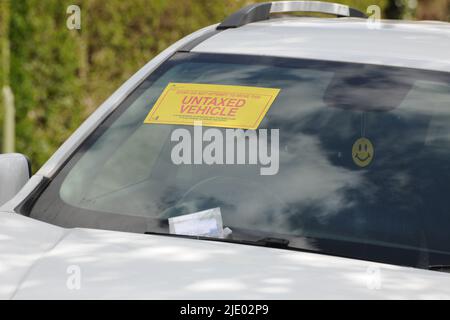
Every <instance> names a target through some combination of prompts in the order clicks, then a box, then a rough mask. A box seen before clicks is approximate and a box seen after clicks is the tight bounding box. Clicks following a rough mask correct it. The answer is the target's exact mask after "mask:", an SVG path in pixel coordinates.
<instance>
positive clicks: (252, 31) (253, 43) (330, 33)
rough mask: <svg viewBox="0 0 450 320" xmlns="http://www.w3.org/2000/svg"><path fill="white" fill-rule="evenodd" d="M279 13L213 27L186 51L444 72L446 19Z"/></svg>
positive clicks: (449, 64)
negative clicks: (375, 19) (214, 31)
mask: <svg viewBox="0 0 450 320" xmlns="http://www.w3.org/2000/svg"><path fill="white" fill-rule="evenodd" d="M370 21H371V20H367V19H360V18H336V19H334V18H312V17H282V18H275V19H270V20H266V21H261V22H254V23H249V24H246V25H244V26H242V27H238V28H229V29H226V30H224V31H222V32H218V33H217V34H215V35H214V36H212V37H210V38H208V39H207V40H205V41H203V42H202V43H200V44H199V45H197V46H196V47H195V48H193V49H192V50H191V52H202V53H220V54H244V55H261V56H276V57H289V58H304V59H318V60H330V61H342V62H356V63H369V64H380V65H390V66H401V67H409V68H418V69H428V70H435V71H446V72H450V54H449V53H450V23H445V22H431V21H423V22H414V21H409V22H408V21H396V20H381V21H380V22H379V24H378V25H377V24H374V23H373V22H372V24H371V23H370Z"/></svg>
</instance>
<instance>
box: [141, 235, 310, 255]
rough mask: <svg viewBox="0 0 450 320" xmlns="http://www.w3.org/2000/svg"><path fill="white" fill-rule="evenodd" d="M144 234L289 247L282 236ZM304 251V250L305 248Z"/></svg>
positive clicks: (287, 241)
mask: <svg viewBox="0 0 450 320" xmlns="http://www.w3.org/2000/svg"><path fill="white" fill-rule="evenodd" d="M145 234H149V235H155V236H166V237H176V238H187V239H195V240H206V241H218V242H229V243H238V244H247V245H256V246H263V247H268V248H289V243H290V241H289V240H287V239H283V238H271V237H267V238H262V239H258V240H242V239H230V238H224V239H222V238H211V237H205V236H191V235H182V234H170V233H164V232H151V231H148V232H145ZM295 249H297V248H295ZM305 251H306V250H305Z"/></svg>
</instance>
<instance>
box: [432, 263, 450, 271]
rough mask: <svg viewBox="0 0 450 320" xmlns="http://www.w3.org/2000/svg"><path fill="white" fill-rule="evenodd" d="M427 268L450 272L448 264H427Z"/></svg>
mask: <svg viewBox="0 0 450 320" xmlns="http://www.w3.org/2000/svg"><path fill="white" fill-rule="evenodd" d="M428 270H433V271H440V272H448V273H450V265H448V264H447V265H445V264H439V265H432V266H428Z"/></svg>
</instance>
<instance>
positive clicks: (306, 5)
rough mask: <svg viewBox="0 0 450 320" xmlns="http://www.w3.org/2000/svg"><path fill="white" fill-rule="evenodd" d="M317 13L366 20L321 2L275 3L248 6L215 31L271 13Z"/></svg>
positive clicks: (352, 11) (359, 14)
mask: <svg viewBox="0 0 450 320" xmlns="http://www.w3.org/2000/svg"><path fill="white" fill-rule="evenodd" d="M297 11H303V12H318V13H327V14H333V15H336V16H338V17H356V18H367V16H366V15H365V14H364V13H363V12H361V11H358V10H356V9H353V8H350V7H349V6H346V5H342V4H338V3H330V2H321V1H277V2H263V3H257V4H252V5H249V6H247V7H245V8H243V9H241V10H239V11H237V12H235V13H233V14H232V15H230V16H229V17H228V18H226V19H225V21H223V22H222V23H221V24H220V25H219V26H218V27H217V29H219V30H223V29H228V28H238V27H241V26H243V25H246V24H248V23H252V22H257V21H263V20H268V19H269V18H270V14H272V13H287V12H297Z"/></svg>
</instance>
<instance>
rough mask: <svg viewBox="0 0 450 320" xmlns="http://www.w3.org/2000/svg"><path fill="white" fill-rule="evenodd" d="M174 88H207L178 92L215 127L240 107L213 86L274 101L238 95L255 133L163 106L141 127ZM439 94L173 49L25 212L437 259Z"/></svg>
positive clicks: (448, 247)
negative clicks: (248, 107) (205, 93)
mask: <svg viewBox="0 0 450 320" xmlns="http://www.w3.org/2000/svg"><path fill="white" fill-rule="evenodd" d="M174 84H178V85H183V84H184V85H188V86H193V88H194V90H197V89H199V88H203V86H204V85H214V87H208V88H209V89H208V90H210V91H211V92H212V91H214V90H212V89H211V88H215V91H214V92H215V93H214V92H212V93H211V95H212V96H211V97H209V99H210V100H207V101H206V100H205V101H203V102H201V101H200V100H197V101H196V102H195V103H194V102H192V101H187V100H185V101H184V103H186V104H187V105H189V104H190V105H191V106H192V105H194V109H192V108H191V110H190V111H189V110H188V112H187V113H190V114H191V115H194V114H195V115H196V116H197V120H199V119H200V120H201V119H202V117H201V116H200V117H199V116H198V114H199V113H202V112H203V111H201V110H206V109H201V108H203V107H205V106H206V105H209V106H210V107H211V106H213V107H216V106H219V108H218V109H214V110H216V111H214V112H215V113H212V111H211V110H213V109H211V108H210V109H208V110H209V111H211V112H210V113H212V114H214V115H215V117H212V118H213V119H216V120H217V119H219V118H220V117H221V112H231V111H230V110H231V109H230V110H229V109H226V108H225V107H224V106H228V107H230V106H231V107H233V106H234V107H235V108H234V109H236V108H237V109H239V101H240V100H239V99H234V100H232V101H228V102H226V101H225V100H222V106H221V105H220V103H219V102H218V101H219V100H218V99H216V100H214V102H212V101H213V97H214V95H220V94H223V93H224V92H225V91H226V90H227V88H228V89H230V88H231V89H232V90H240V89H242V90H244V89H246V88H247V89H248V90H262V91H258V92H270V93H271V94H272V98H273V100H272V101H270V102H268V103H267V104H265V105H262V104H261V103H262V102H261V101H260V102H258V101H259V100H257V99H258V98H259V97H260V96H256V95H254V94H253V96H252V94H250V95H249V96H246V97H250V98H249V99H250V100H251V99H253V100H252V101H253V104H254V106H253V107H254V108H255V112H254V113H256V112H259V110H263V109H264V108H265V109H264V110H265V111H266V113H262V116H261V117H260V119H259V120H258V121H260V123H259V124H257V127H256V128H255V127H252V128H250V129H248V127H246V123H247V122H248V123H249V122H250V120H248V119H247V118H252V117H253V116H254V114H248V115H246V116H245V117H243V118H242V119H241V120H242V121H240V122H239V121H238V122H239V123H241V124H240V125H230V124H228V122H227V123H225V124H224V125H220V124H221V123H222V122H220V119H219V121H217V126H215V125H214V122H211V123H212V124H211V123H209V124H208V125H207V126H203V127H202V126H200V125H199V123H198V122H196V123H195V126H194V125H192V124H189V123H180V122H177V121H175V120H173V122H172V123H171V120H170V116H171V114H170V113H171V112H176V110H178V111H180V110H179V108H178V107H179V106H175V108H173V107H174V105H173V103H172V102H171V100H170V99H168V100H167V101H165V102H163V103H162V104H161V105H160V108H161V110H162V111H161V112H166V114H167V117H168V118H167V119H169V120H168V121H166V122H162V123H157V121H156V120H157V119H158V117H155V119H156V120H155V121H154V122H153V123H145V122H148V121H145V120H146V119H147V118H148V116H149V113H151V112H152V111H154V110H153V108H156V107H154V106H155V104H156V103H157V101H161V99H162V98H161V96H162V95H163V92H166V90H167V89H166V88H168V86H170V85H174ZM195 88H197V89H195ZM186 92H187V91H186ZM190 92H191V93H192V92H193V91H190ZM188 98H189V97H188V95H186V96H185V97H184V99H188ZM191 98H192V97H191ZM191 98H189V99H191ZM216 98H217V97H216ZM255 99H256V100H255ZM250 100H249V101H250ZM449 102H450V75H449V74H448V73H444V72H432V71H424V70H417V69H407V68H397V67H387V66H376V65H365V64H353V63H340V62H339V63H338V62H329V61H318V60H299V59H286V58H274V57H255V56H240V55H214V54H194V53H177V54H176V55H174V56H173V57H172V58H171V59H170V60H168V61H166V62H165V63H163V64H162V65H161V66H160V67H159V68H158V69H157V70H156V71H155V72H153V73H152V75H150V76H149V77H148V78H147V79H145V81H143V82H142V83H141V84H140V85H139V86H138V87H137V89H136V90H135V91H134V92H133V93H132V94H130V95H129V96H128V97H127V98H126V99H125V100H124V101H123V102H122V103H121V104H120V105H119V107H118V108H117V109H116V110H115V111H114V112H113V113H112V114H111V115H110V116H109V117H108V118H107V119H106V120H105V121H104V122H103V123H102V124H101V125H99V127H98V128H97V129H96V130H95V131H94V132H93V134H91V136H90V137H89V138H88V139H87V140H86V141H84V142H83V144H82V145H81V147H80V148H79V149H78V150H77V151H76V152H75V154H74V155H73V156H72V157H71V158H70V160H69V161H68V162H67V163H66V165H65V166H64V167H63V168H62V169H61V170H60V171H59V173H58V174H57V176H56V177H55V178H54V179H52V181H51V182H50V183H49V185H48V186H47V187H46V189H45V190H44V191H43V193H42V194H41V195H40V197H39V198H38V200H37V201H36V203H35V204H34V206H33V208H32V210H31V212H30V213H29V214H30V216H31V217H33V218H36V219H39V220H43V221H47V222H50V223H53V224H56V225H60V226H63V227H87V228H99V229H108V230H120V231H128V232H138V233H145V232H149V233H162V234H174V235H181V234H190V235H199V236H200V235H201V236H206V237H210V238H223V239H229V240H231V241H236V242H238V241H243V240H246V241H257V240H260V239H268V238H276V239H284V240H287V242H285V244H286V246H285V247H286V248H287V249H289V248H291V249H305V250H311V251H314V252H320V253H324V254H330V255H337V256H344V257H351V258H357V259H364V260H371V261H380V262H386V263H391V264H398V265H408V266H413V267H419V268H428V267H430V266H434V265H450V241H449V240H450V237H449V230H450V197H449V195H450V161H449V159H450V104H449ZM171 103H172V105H171ZM228 103H229V104H228ZM258 103H259V105H258ZM164 108H166V109H164ZM177 108H178V109H177ZM181 108H182V109H181V111H180V112H181V113H182V112H183V106H182V107H181ZM195 108H197V109H195ZM199 109H200V111H199ZM225 109H226V110H228V111H226V110H225ZM237 109H236V110H237ZM173 110H175V111H173ZM223 110H225V111H223ZM236 110H235V111H234V112H237V111H236ZM184 111H186V110H184ZM239 112H240V111H239ZM219 113H220V114H219ZM222 115H223V116H224V117H225V116H226V115H225V114H222ZM228 115H229V114H228ZM183 117H184V118H183ZM237 117H239V114H238V113H237ZM194 118H195V117H193V118H192V117H191V118H189V117H188V116H187V114H186V115H185V116H181V118H180V119H194ZM244 118H245V119H244ZM203 119H211V117H210V118H208V117H206V118H203ZM238 120H239V119H238ZM247 120H248V121H247ZM222 124H223V123H222ZM252 125H254V123H252ZM228 126H231V128H228ZM180 129H181V130H180ZM182 137H183V138H182ZM181 142H183V145H181ZM213 143H215V144H214V148H212V147H211V145H212V144H213ZM230 154H231V155H230ZM192 214H194V215H192ZM195 214H196V215H195ZM174 218H175V219H174ZM177 218H178V219H177ZM177 230H178V231H177ZM183 230H184V231H183ZM205 230H206V231H205Z"/></svg>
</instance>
